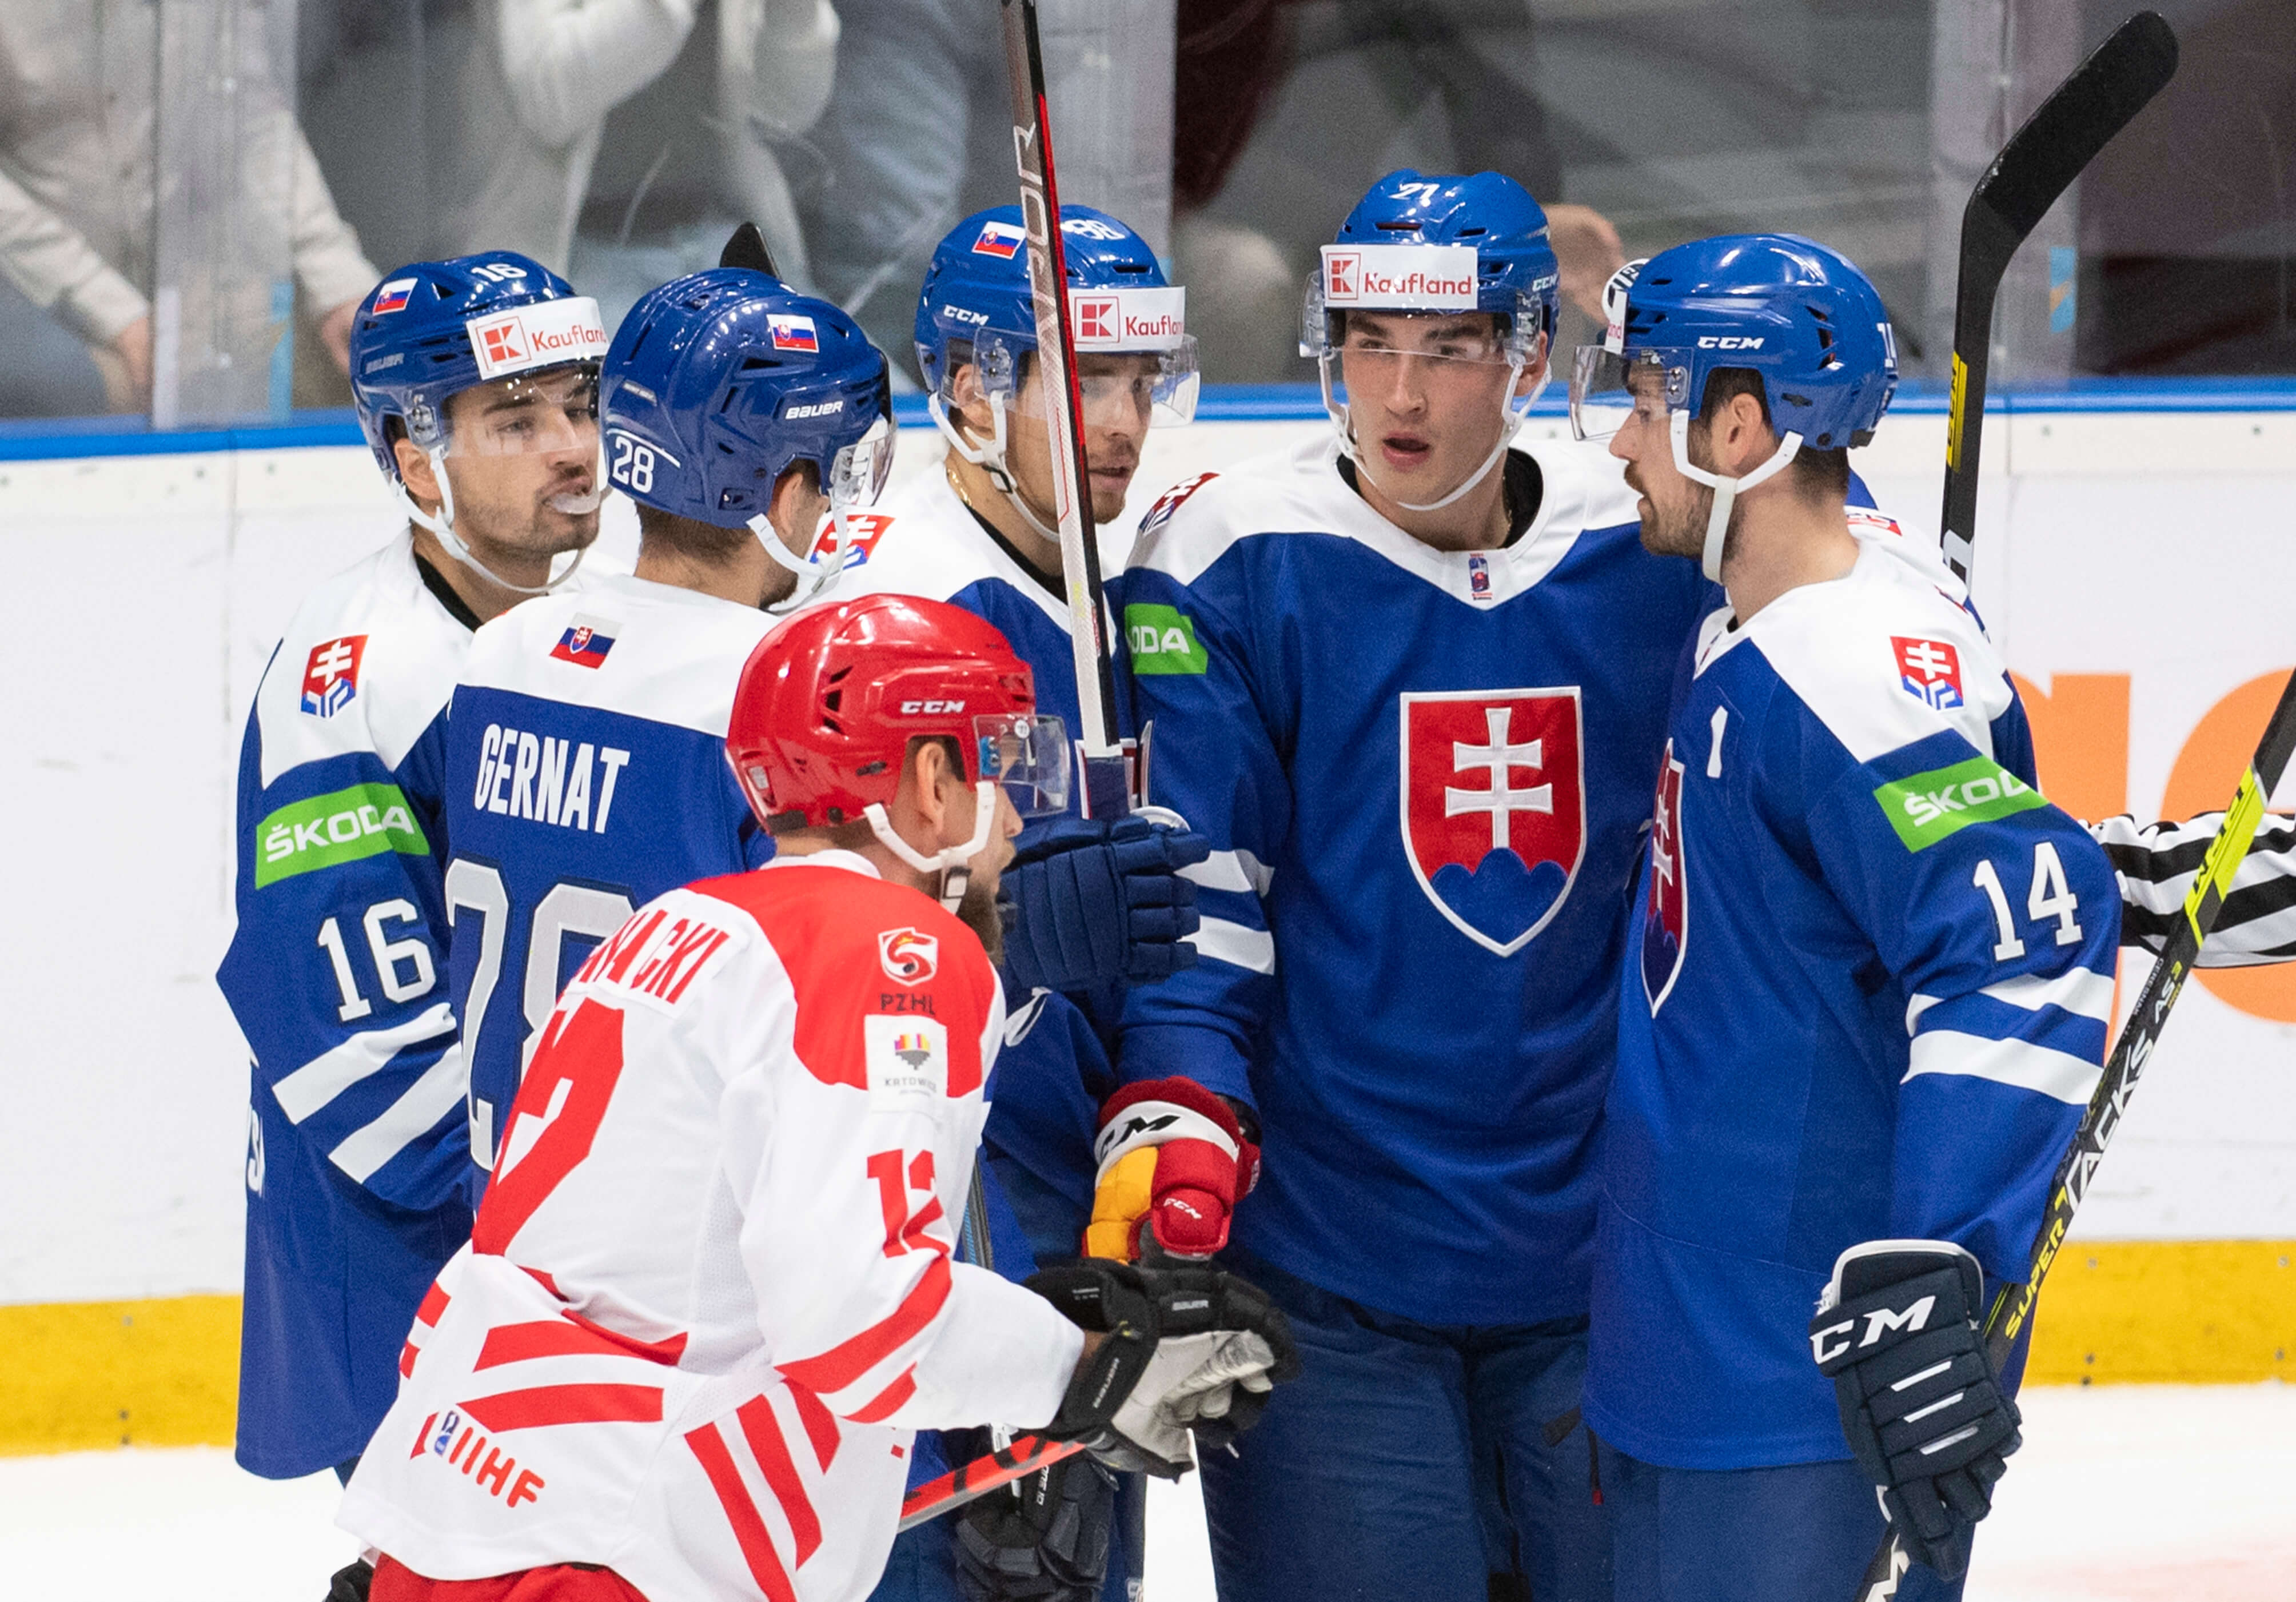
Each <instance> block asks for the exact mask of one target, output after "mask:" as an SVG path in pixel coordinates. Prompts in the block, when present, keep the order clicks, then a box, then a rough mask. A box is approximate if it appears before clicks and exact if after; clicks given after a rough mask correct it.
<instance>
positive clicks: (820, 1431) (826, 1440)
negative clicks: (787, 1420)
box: [789, 1384, 840, 1474]
mask: <svg viewBox="0 0 2296 1602" xmlns="http://www.w3.org/2000/svg"><path fill="white" fill-rule="evenodd" d="M789 1393H790V1400H791V1401H793V1402H795V1403H797V1416H798V1419H799V1422H800V1423H802V1424H803V1425H805V1438H806V1439H807V1440H808V1441H810V1442H813V1455H814V1457H815V1458H817V1459H818V1460H819V1461H820V1464H821V1467H822V1472H823V1473H824V1474H826V1473H827V1472H828V1471H829V1466H830V1465H831V1464H832V1463H833V1462H835V1461H836V1460H837V1446H838V1438H839V1434H840V1432H839V1430H838V1428H837V1415H836V1414H834V1413H832V1412H831V1411H830V1410H829V1407H828V1404H827V1403H825V1402H824V1401H822V1400H821V1398H820V1397H818V1396H816V1395H815V1394H814V1393H812V1392H810V1391H808V1390H807V1389H806V1388H805V1387H804V1386H803V1385H799V1384H792V1385H791V1386H790V1388H789Z"/></svg>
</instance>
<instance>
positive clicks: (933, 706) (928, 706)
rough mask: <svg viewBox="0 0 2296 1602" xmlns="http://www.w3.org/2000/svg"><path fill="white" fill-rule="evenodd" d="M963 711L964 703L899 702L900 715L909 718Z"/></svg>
mask: <svg viewBox="0 0 2296 1602" xmlns="http://www.w3.org/2000/svg"><path fill="white" fill-rule="evenodd" d="M961 711H964V702H962V701H904V702H901V713H902V715H903V716H904V717H909V718H915V717H931V716H932V715H933V714H934V713H936V712H961Z"/></svg>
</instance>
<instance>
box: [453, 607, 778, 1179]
mask: <svg viewBox="0 0 2296 1602" xmlns="http://www.w3.org/2000/svg"><path fill="white" fill-rule="evenodd" d="M774 622H775V620H774V619H773V618H771V617H769V616H767V614H766V613H765V612H759V611H758V609H757V608H755V607H750V606H742V605H738V604H735V603H734V602H731V601H725V600H720V599H718V598H717V597H716V596H705V595H701V594H698V593H697V592H695V591H693V590H688V589H679V588H676V587H672V586H669V585H666V584H656V583H652V582H651V581H649V580H647V579H637V578H627V577H608V578H601V579H594V580H593V581H592V582H591V583H589V584H588V585H587V586H586V587H585V588H584V589H583V590H582V591H581V592H579V593H578V594H566V595H554V596H541V597H538V598H537V599H535V600H531V601H528V602H525V603H524V604H521V605H518V606H514V607H512V608H511V610H510V611H508V612H504V614H503V615H502V616H501V617H499V618H496V620H494V621H493V622H491V623H488V625H487V626H486V627H485V628H481V629H480V630H479V633H478V638H477V640H476V642H475V643H474V644H473V645H472V646H471V653H470V661H469V663H468V665H467V666H466V667H465V669H464V670H463V681H462V683H461V684H460V685H459V686H457V687H456V688H455V699H454V717H453V721H452V723H451V725H450V727H449V732H448V735H447V749H446V759H447V839H448V841H449V842H450V843H451V846H452V850H453V859H452V861H451V862H450V863H449V865H448V867H447V877H446V899H447V916H449V917H451V918H452V919H453V920H454V924H455V943H454V948H453V960H452V973H453V994H454V1002H455V1015H457V1016H458V1017H460V1018H462V1019H463V1052H464V1054H465V1055H466V1056H468V1057H469V1059H470V1064H471V1072H470V1152H471V1161H472V1162H474V1163H475V1164H476V1165H477V1168H478V1170H479V1171H480V1181H481V1183H482V1182H483V1175H484V1173H485V1172H486V1171H491V1170H492V1168H493V1166H494V1159H495V1147H496V1141H497V1140H498V1139H499V1138H500V1136H501V1131H502V1121H503V1118H504V1114H505V1113H507V1112H508V1111H509V1108H510V1105H511V1102H512V1098H513V1097H516V1095H517V1094H518V1084H519V1080H520V1078H521V1075H522V1074H523V1072H524V1071H525V1065H526V1063H527V1062H528V1060H529V1058H530V1057H531V1056H533V1052H534V1046H535V1042H536V1038H537V1032H536V1031H538V1030H539V1029H540V1028H541V1027H542V1025H543V1023H545V1021H546V1020H547V1019H548V1018H549V1016H550V1013H551V1009H552V1008H553V1007H554V1006H557V1005H558V992H559V990H561V989H562V988H563V986H564V985H565V983H566V982H567V980H569V979H570V978H571V977H572V976H573V974H574V971H575V970H576V969H577V968H578V967H579V966H580V965H582V962H583V960H584V959H585V958H586V957H588V956H589V954H590V952H591V950H592V949H594V947H595V946H596V944H597V942H598V941H601V940H603V939H604V938H605V937H606V936H607V935H609V934H611V933H612V932H614V931H615V930H616V929H618V928H619V927H620V926H621V924H622V923H623V920H625V919H626V918H627V917H628V916H629V915H630V911H631V909H632V908H635V907H640V906H643V905H644V904H645V903H646V902H648V901H650V900H653V898H654V897H656V896H658V895H660V894H662V893H663V892H665V891H670V890H675V889H676V888H677V887H678V886H679V885H682V884H688V883H693V881H694V880H696V879H703V878H711V877H715V876H716V875H720V874H727V873H739V872H741V871H742V870H743V869H744V868H749V867H757V866H758V864H759V863H762V862H764V861H765V860H767V859H768V858H770V857H771V856H772V855H773V842H772V841H771V839H770V838H769V837H768V836H767V834H766V833H765V831H764V830H762V829H760V828H759V827H758V824H757V820H756V818H755V817H754V816H753V815H752V814H751V813H750V803H749V801H747V800H746V799H745V798H744V797H743V796H742V792H741V789H740V787H739V786H738V785H735V783H734V775H733V772H732V770H731V769H730V768H727V767H726V719H728V717H730V716H731V714H732V711H733V706H734V686H735V684H736V683H737V682H738V681H739V679H740V678H741V674H742V663H743V662H744V661H748V660H749V655H750V651H751V650H753V649H754V648H755V647H756V645H757V643H758V641H759V640H760V639H762V638H764V637H765V636H766V634H767V631H768V630H769V629H771V628H772V627H773V625H774ZM472 924H476V927H475V929H473V928H472V927H471V925H472Z"/></svg>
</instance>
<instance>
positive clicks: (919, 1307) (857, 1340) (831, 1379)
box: [775, 1256, 950, 1417]
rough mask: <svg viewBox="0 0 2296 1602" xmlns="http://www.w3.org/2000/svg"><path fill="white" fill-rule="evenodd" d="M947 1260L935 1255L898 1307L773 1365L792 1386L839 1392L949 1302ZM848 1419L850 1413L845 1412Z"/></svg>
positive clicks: (895, 1348) (904, 1340)
mask: <svg viewBox="0 0 2296 1602" xmlns="http://www.w3.org/2000/svg"><path fill="white" fill-rule="evenodd" d="M949 1284H950V1278H949V1270H948V1259H947V1257H946V1256H940V1257H935V1258H934V1259H933V1260H932V1262H931V1265H930V1266H928V1267H927V1268H926V1269H925V1271H924V1273H923V1275H922V1276H921V1277H919V1278H918V1280H917V1283H916V1284H915V1286H913V1287H912V1288H911V1290H910V1291H909V1294H907V1295H906V1296H905V1297H903V1298H902V1299H901V1304H900V1306H898V1307H897V1308H895V1309H894V1310H892V1311H891V1312H890V1313H889V1314H887V1315H886V1316H885V1317H884V1318H882V1319H879V1320H878V1321H877V1322H876V1323H874V1324H873V1325H871V1326H870V1327H868V1328H866V1329H865V1330H863V1331H862V1332H861V1333H860V1334H859V1335H855V1336H854V1337H853V1338H852V1339H851V1340H849V1341H845V1342H842V1343H840V1344H838V1345H835V1346H832V1347H831V1348H830V1349H829V1350H828V1351H824V1352H822V1353H820V1354H819V1355H818V1356H815V1357H808V1358H800V1359H799V1360H797V1361H796V1362H792V1363H779V1364H776V1365H775V1367H776V1368H780V1370H781V1371H782V1373H783V1374H784V1375H785V1376H788V1377H789V1379H790V1380H791V1382H792V1383H793V1384H800V1385H803V1386H804V1387H805V1388H806V1389H807V1390H808V1391H812V1392H814V1393H817V1394H820V1395H824V1396H828V1395H833V1394H835V1393H837V1392H840V1391H842V1390H843V1389H845V1387H846V1386H848V1385H849V1384H853V1383H854V1382H855V1381H856V1380H858V1379H859V1378H860V1377H861V1376H863V1375H865V1374H866V1373H868V1372H869V1370H870V1369H872V1368H875V1367H876V1366H877V1365H878V1364H879V1363H881V1362H883V1361H884V1360H886V1359H887V1358H889V1357H890V1356H892V1355H893V1353H894V1352H896V1351H899V1350H900V1348H901V1347H902V1345H903V1344H904V1343H906V1342H908V1341H910V1340H912V1339H914V1337H915V1336H916V1335H918V1334H920V1333H921V1332H922V1330H923V1329H924V1327H925V1326H926V1325H928V1324H930V1323H931V1322H932V1321H933V1319H934V1317H935V1316H936V1315H937V1314H939V1311H940V1310H941V1307H942V1305H943V1304H944V1303H945V1302H947V1300H948V1292H949ZM849 1417H851V1415H849Z"/></svg>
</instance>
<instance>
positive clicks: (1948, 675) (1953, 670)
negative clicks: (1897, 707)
mask: <svg viewBox="0 0 2296 1602" xmlns="http://www.w3.org/2000/svg"><path fill="white" fill-rule="evenodd" d="M1890 647H1891V648H1892V649H1893V650H1895V651H1896V652H1897V653H1898V683H1899V684H1901V685H1903V686H1905V690H1906V694H1908V695H1911V696H1912V697H1913V698H1914V699H1915V700H1916V701H1918V702H1922V703H1923V704H1924V705H1926V706H1930V707H1933V708H1935V709H1936V710H1937V711H1940V712H1948V711H1952V710H1953V709H1954V708H1956V707H1957V706H1959V705H1961V704H1962V694H1961V653H1960V652H1958V651H1956V650H1955V649H1954V648H1953V647H1952V646H1951V645H1948V644H1947V643H1946V642H1945V641H1943V640H1918V639H1907V638H1905V637H1903V636H1901V635H1891V636H1890Z"/></svg>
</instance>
